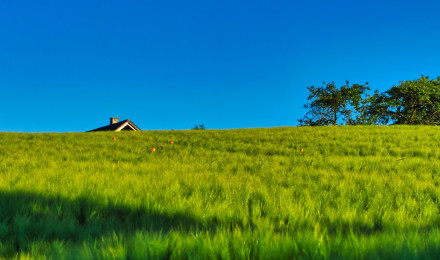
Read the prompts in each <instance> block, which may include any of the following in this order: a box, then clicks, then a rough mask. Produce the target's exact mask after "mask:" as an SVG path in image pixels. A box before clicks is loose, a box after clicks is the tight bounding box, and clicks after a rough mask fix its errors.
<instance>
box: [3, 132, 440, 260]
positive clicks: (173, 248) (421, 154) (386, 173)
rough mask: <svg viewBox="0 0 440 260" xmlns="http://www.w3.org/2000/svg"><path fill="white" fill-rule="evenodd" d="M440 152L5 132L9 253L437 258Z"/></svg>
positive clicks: (294, 138) (362, 135) (350, 143)
mask: <svg viewBox="0 0 440 260" xmlns="http://www.w3.org/2000/svg"><path fill="white" fill-rule="evenodd" d="M113 137H116V138H117V139H116V140H115V141H114V140H112V138H113ZM170 141H172V142H173V144H170V143H169V142H170ZM439 144H440V134H439V130H438V128H437V127H428V126H411V127H410V126H353V127H348V126H344V127H342V126H340V127H294V128H269V129H239V130H206V131H143V132H119V133H111V132H101V133H68V134H21V133H0V257H4V258H23V259H27V258H28V259H33V258H35V259H38V258H53V259H58V258H66V259H71V258H77V259H97V258H116V259H144V258H159V259H160V258H166V259H168V258H173V259H181V258H184V259H186V258H196V259H197V258H199V259H206V258H221V259H231V258H232V259H255V258H259V259H273V258H279V259H281V258H300V259H301V258H305V259H309V258H367V259H368V258H371V259H377V258H400V257H405V258H438V257H439V256H440V230H439V224H440V215H439V213H440V212H439V210H440V189H439V182H440V176H439V173H440V167H439V166H440V162H439V160H438V159H439V158H440V149H439V148H438V147H439ZM162 145H163V146H164V147H163V148H161V146H162ZM151 147H156V149H157V150H156V151H154V152H153V151H151V150H150V148H151ZM300 148H301V149H304V151H303V152H300V151H299V149H300Z"/></svg>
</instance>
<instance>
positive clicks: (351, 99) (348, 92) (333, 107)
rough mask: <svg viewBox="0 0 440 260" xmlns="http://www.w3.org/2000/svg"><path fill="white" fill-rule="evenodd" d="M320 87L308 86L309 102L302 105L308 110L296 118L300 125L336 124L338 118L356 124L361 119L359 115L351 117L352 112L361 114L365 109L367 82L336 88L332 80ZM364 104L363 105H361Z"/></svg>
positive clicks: (346, 84)
mask: <svg viewBox="0 0 440 260" xmlns="http://www.w3.org/2000/svg"><path fill="white" fill-rule="evenodd" d="M323 85H324V86H322V87H314V86H311V87H308V88H307V89H308V90H309V91H310V94H309V97H308V98H307V100H309V101H310V102H309V103H307V104H305V105H304V108H306V109H307V110H308V112H307V113H306V115H305V116H304V118H303V119H300V120H298V121H299V123H300V124H301V125H311V126H314V125H336V124H337V123H338V120H339V119H342V120H343V121H345V122H346V123H347V124H356V123H357V122H358V121H362V118H361V117H357V118H356V119H353V114H354V113H356V114H360V115H361V114H362V112H361V110H362V108H364V109H365V104H364V102H363V98H364V95H365V91H366V90H369V89H370V88H369V87H368V82H367V83H365V85H359V84H353V85H351V86H350V85H349V82H348V81H346V83H345V85H343V86H341V87H340V88H337V87H336V86H335V83H334V82H331V83H327V84H326V83H325V82H323ZM363 105H364V106H363Z"/></svg>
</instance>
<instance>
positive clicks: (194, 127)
mask: <svg viewBox="0 0 440 260" xmlns="http://www.w3.org/2000/svg"><path fill="white" fill-rule="evenodd" d="M205 129H206V127H205V125H204V124H201V125H194V126H193V127H192V128H191V130H205Z"/></svg>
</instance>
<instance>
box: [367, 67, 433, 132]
mask: <svg viewBox="0 0 440 260" xmlns="http://www.w3.org/2000/svg"><path fill="white" fill-rule="evenodd" d="M367 114H368V115H369V117H370V118H374V119H377V122H379V123H383V124H387V123H388V122H391V123H394V124H408V125H415V124H424V125H440V77H438V78H437V80H432V79H429V77H425V76H423V75H422V76H421V78H420V79H416V80H408V81H401V82H400V85H398V86H393V87H392V88H391V89H389V90H388V91H386V92H384V93H383V94H378V93H375V96H374V99H372V100H371V103H370V104H369V108H368V111H367Z"/></svg>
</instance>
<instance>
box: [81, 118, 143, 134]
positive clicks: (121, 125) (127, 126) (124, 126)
mask: <svg viewBox="0 0 440 260" xmlns="http://www.w3.org/2000/svg"><path fill="white" fill-rule="evenodd" d="M121 130H129V131H140V130H141V129H140V128H139V127H137V126H136V125H135V124H133V122H131V121H130V119H126V120H124V121H121V122H118V123H115V124H111V125H106V126H103V127H100V128H96V129H93V130H90V131H87V132H96V131H115V132H119V131H121Z"/></svg>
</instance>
